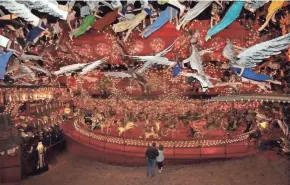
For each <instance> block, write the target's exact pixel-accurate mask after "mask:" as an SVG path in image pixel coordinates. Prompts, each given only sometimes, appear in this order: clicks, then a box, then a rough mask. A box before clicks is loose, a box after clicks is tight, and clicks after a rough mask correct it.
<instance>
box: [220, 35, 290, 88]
mask: <svg viewBox="0 0 290 185" xmlns="http://www.w3.org/2000/svg"><path fill="white" fill-rule="evenodd" d="M289 46H290V33H288V34H286V35H283V36H280V37H278V38H275V39H272V40H269V41H266V42H262V43H259V44H256V45H254V46H251V47H249V48H247V49H244V48H240V47H237V46H234V45H233V43H231V42H230V41H229V40H228V41H227V45H226V47H225V48H224V50H223V56H224V57H225V58H227V59H229V60H230V64H229V67H231V68H232V69H233V70H234V71H235V72H236V73H238V75H239V76H241V77H242V81H250V82H251V83H254V84H255V83H256V84H257V83H258V84H257V85H258V86H259V87H261V88H264V89H265V87H266V85H265V84H266V83H265V82H270V83H274V84H278V85H281V82H279V81H277V80H274V79H273V78H272V77H271V76H267V75H264V74H257V73H256V72H254V71H253V70H252V68H253V67H255V66H256V65H257V64H258V63H261V62H263V60H264V59H266V58H269V57H271V56H273V55H277V54H279V53H281V51H282V50H284V49H287V48H288V47H289ZM234 49H237V50H239V54H238V55H237V56H236V55H235V52H234ZM261 83H262V84H264V85H262V84H261ZM268 87H269V86H268Z"/></svg>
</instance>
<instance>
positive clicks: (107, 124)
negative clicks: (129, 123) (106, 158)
mask: <svg viewBox="0 0 290 185" xmlns="http://www.w3.org/2000/svg"><path fill="white" fill-rule="evenodd" d="M112 124H113V122H112V120H110V119H108V120H107V121H104V122H101V123H100V127H101V132H102V133H103V131H104V129H105V128H106V129H107V134H108V133H109V132H111V126H112Z"/></svg>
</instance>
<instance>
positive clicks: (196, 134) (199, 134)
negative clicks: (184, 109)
mask: <svg viewBox="0 0 290 185" xmlns="http://www.w3.org/2000/svg"><path fill="white" fill-rule="evenodd" d="M189 126H190V129H191V135H192V137H194V138H199V139H202V138H203V136H204V133H203V132H202V131H201V130H200V129H199V128H198V127H197V126H195V125H194V123H193V122H191V123H189Z"/></svg>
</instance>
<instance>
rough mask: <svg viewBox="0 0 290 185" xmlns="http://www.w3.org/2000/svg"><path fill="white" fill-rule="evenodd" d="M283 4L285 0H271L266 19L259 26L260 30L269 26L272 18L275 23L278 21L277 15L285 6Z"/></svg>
mask: <svg viewBox="0 0 290 185" xmlns="http://www.w3.org/2000/svg"><path fill="white" fill-rule="evenodd" d="M283 4H284V0H279V1H272V2H271V4H270V6H269V8H268V14H267V16H266V21H265V22H264V24H263V25H262V26H261V27H260V28H259V31H262V30H264V29H265V28H266V27H267V26H268V24H269V22H270V20H272V22H273V23H275V22H276V19H275V15H276V13H277V12H278V11H279V9H280V8H282V7H283Z"/></svg>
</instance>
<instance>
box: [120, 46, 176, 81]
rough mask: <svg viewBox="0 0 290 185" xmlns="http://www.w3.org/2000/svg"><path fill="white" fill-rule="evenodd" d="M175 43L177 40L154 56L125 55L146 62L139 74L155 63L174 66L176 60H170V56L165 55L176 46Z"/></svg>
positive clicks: (138, 71)
mask: <svg viewBox="0 0 290 185" xmlns="http://www.w3.org/2000/svg"><path fill="white" fill-rule="evenodd" d="M174 44H175V41H174V42H173V43H172V44H171V45H170V46H169V47H167V48H166V49H164V50H163V51H161V52H159V53H157V54H155V55H154V56H128V55H125V56H127V57H130V58H132V59H135V60H137V61H143V62H145V63H144V64H143V66H142V67H141V68H140V69H138V70H137V71H136V72H137V73H138V74H140V75H141V74H143V73H144V72H145V71H146V70H147V69H149V68H150V67H152V66H153V65H154V64H158V65H166V66H174V65H175V63H176V62H174V61H170V60H168V58H166V57H164V56H165V55H166V54H167V53H168V52H169V51H171V49H172V47H173V46H174Z"/></svg>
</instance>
